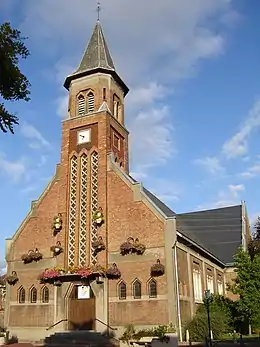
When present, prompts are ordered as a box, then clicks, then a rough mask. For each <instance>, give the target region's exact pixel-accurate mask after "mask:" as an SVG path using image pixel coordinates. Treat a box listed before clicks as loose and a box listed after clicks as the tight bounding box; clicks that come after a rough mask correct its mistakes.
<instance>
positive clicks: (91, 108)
mask: <svg viewBox="0 0 260 347" xmlns="http://www.w3.org/2000/svg"><path fill="white" fill-rule="evenodd" d="M94 101H95V100H94V94H93V93H92V92H89V93H88V95H87V113H90V112H94Z"/></svg>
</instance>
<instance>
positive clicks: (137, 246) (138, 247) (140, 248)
mask: <svg viewBox="0 0 260 347" xmlns="http://www.w3.org/2000/svg"><path fill="white" fill-rule="evenodd" d="M145 250H146V247H145V245H144V244H143V243H140V242H139V239H135V241H134V252H135V253H136V254H139V255H142V254H144V252H145Z"/></svg>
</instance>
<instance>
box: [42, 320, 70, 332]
mask: <svg viewBox="0 0 260 347" xmlns="http://www.w3.org/2000/svg"><path fill="white" fill-rule="evenodd" d="M62 322H68V319H61V320H59V321H58V322H56V323H54V324H52V325H51V326H49V327H48V328H47V329H46V330H51V329H52V328H54V327H56V325H58V324H60V323H62Z"/></svg>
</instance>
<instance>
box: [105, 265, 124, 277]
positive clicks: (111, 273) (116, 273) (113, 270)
mask: <svg viewBox="0 0 260 347" xmlns="http://www.w3.org/2000/svg"><path fill="white" fill-rule="evenodd" d="M106 275H107V278H109V279H118V278H120V277H121V271H120V270H119V269H118V267H117V265H116V263H113V265H112V266H111V267H110V268H108V269H107V271H106Z"/></svg>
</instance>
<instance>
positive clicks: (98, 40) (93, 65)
mask: <svg viewBox="0 0 260 347" xmlns="http://www.w3.org/2000/svg"><path fill="white" fill-rule="evenodd" d="M97 68H103V69H107V70H115V66H114V63H113V60H112V58H111V55H110V52H109V49H108V46H107V43H106V40H105V37H104V34H103V30H102V28H101V25H100V23H99V21H98V22H97V23H96V25H95V28H94V31H93V34H92V37H91V39H90V41H89V44H88V46H87V49H86V51H85V53H84V55H83V58H82V60H81V63H80V65H79V67H78V69H77V71H76V72H83V71H89V70H93V69H97Z"/></svg>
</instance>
